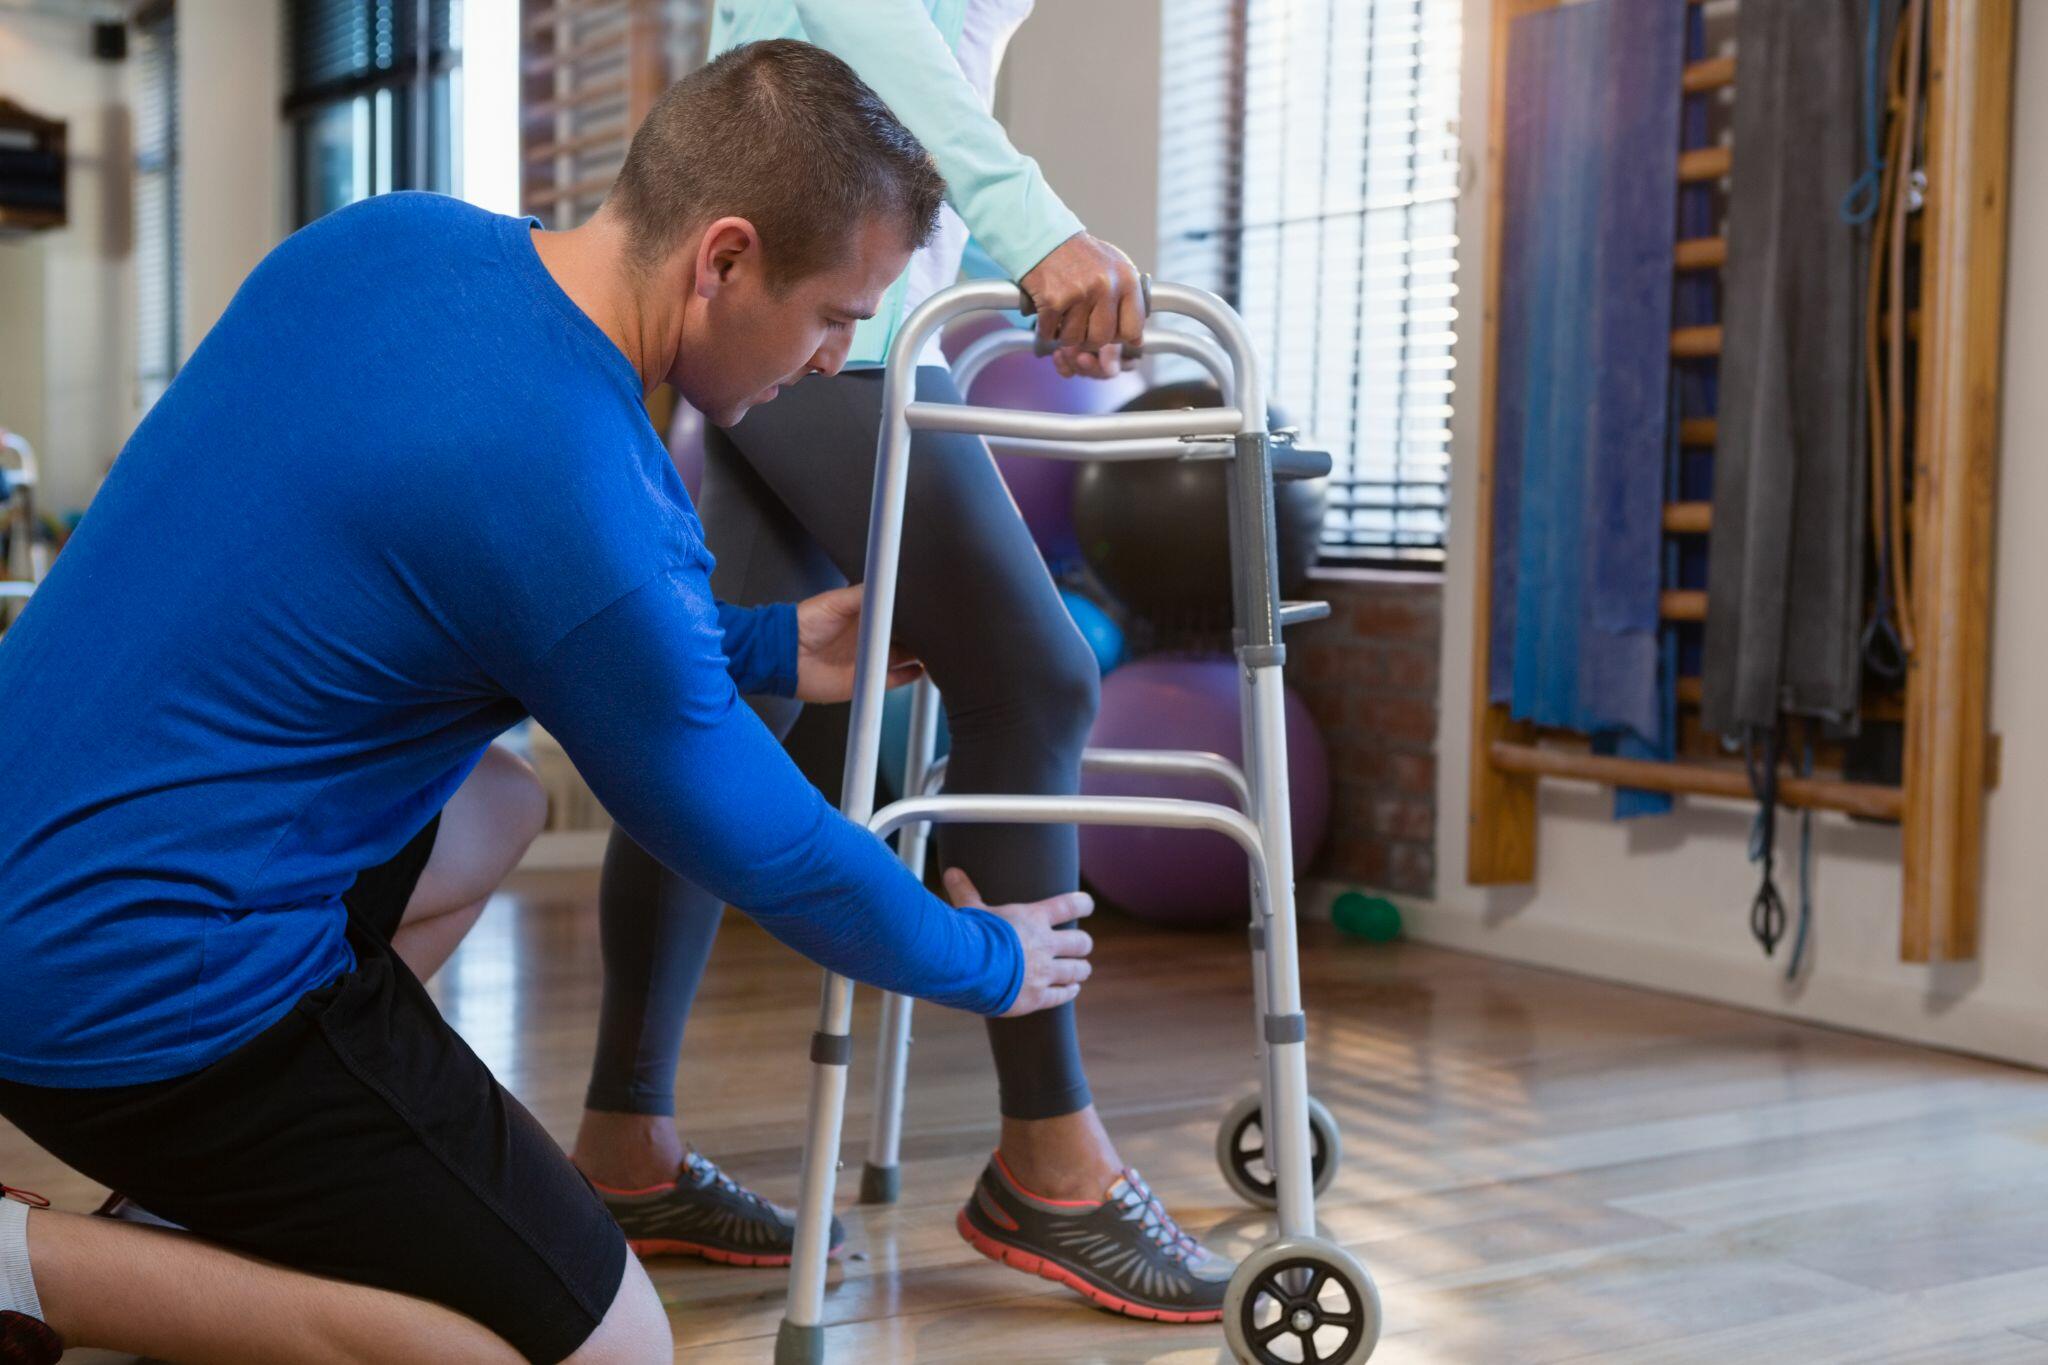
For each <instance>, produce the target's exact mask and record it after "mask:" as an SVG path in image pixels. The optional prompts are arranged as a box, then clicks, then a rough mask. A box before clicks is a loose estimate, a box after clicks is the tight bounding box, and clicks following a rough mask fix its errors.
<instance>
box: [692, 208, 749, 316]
mask: <svg viewBox="0 0 2048 1365" xmlns="http://www.w3.org/2000/svg"><path fill="white" fill-rule="evenodd" d="M760 256H761V234H760V233H758V232H756V231H755V230H754V225H753V224H752V223H750V222H748V221H747V220H746V219H744V218H731V217H728V218H720V219H717V220H715V221H714V222H712V223H711V224H710V225H709V226H707V227H706V228H705V229H704V231H703V232H702V233H701V234H700V235H699V236H698V238H697V262H696V265H697V270H696V279H697V296H698V297H699V298H705V299H708V298H711V297H713V296H714V295H716V294H717V293H718V291H719V290H720V289H723V288H724V287H725V286H726V285H728V284H730V283H732V279H733V275H734V273H735V272H736V271H737V270H739V269H741V268H742V267H743V266H744V265H745V264H748V263H754V262H758V261H759V260H760Z"/></svg>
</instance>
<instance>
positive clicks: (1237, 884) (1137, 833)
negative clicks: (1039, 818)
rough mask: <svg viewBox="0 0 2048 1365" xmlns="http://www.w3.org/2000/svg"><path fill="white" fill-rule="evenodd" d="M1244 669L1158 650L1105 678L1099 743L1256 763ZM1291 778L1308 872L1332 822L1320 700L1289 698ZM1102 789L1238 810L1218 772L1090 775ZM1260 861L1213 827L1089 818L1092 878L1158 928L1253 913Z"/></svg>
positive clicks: (1088, 784)
mask: <svg viewBox="0 0 2048 1365" xmlns="http://www.w3.org/2000/svg"><path fill="white" fill-rule="evenodd" d="M1237 677H1238V666H1237V662H1236V661H1235V660H1234V659H1230V658H1227V657H1220V656H1213V655H1212V656H1208V657H1203V658H1174V657H1166V656H1159V655H1155V656H1154V657H1152V658H1149V659H1140V660H1139V661H1138V662H1136V663H1131V664H1125V665H1124V666H1123V667H1122V668H1120V669H1118V670H1117V671H1116V672H1114V673H1112V674H1110V675H1109V676H1108V677H1106V678H1104V679H1103V680H1102V709H1101V711H1100V712H1099V713H1098V714H1097V716H1096V719H1095V729H1094V731H1093V732H1092V733H1091V734H1090V735H1089V737H1088V747H1090V748H1091V749H1199V750H1207V751H1209V752H1211V753H1219V754H1222V755H1224V756H1225V757H1226V758H1230V759H1233V760H1235V761H1237V762H1239V763H1242V762H1243V761H1244V754H1243V748H1244V746H1243V744H1242V743H1241V741H1240V732H1239V729H1238V691H1237ZM1287 773H1288V787H1289V798H1290V800H1289V806H1290V808H1291V811H1292V814H1293V819H1294V866H1295V871H1296V875H1297V877H1298V876H1299V875H1300V873H1301V871H1302V869H1304V868H1306V867H1307V866H1308V862H1309V859H1310V858H1311V857H1312V856H1314V854H1315V851H1316V847H1317V846H1318V845H1319V844H1321V843H1322V840H1323V833H1324V831H1325V830H1326V829H1327V827H1328V824H1329V818H1330V765H1329V757H1328V755H1327V753H1326V752H1325V751H1324V748H1323V738H1322V735H1321V734H1320V733H1319V732H1318V731H1317V729H1316V724H1315V719H1314V717H1312V716H1310V715H1309V712H1308V707H1307V705H1306V704H1305V703H1303V701H1302V700H1301V698H1300V697H1298V696H1297V695H1295V694H1294V693H1293V692H1292V691H1289V692H1288V693H1287ZM1081 787H1082V790H1083V791H1085V792H1087V793H1088V794H1089V795H1091V796H1169V797H1181V798H1184V799H1189V800H1196V801H1217V802H1221V803H1223V804H1225V805H1234V804H1235V801H1234V798H1233V797H1232V796H1231V795H1230V794H1229V792H1228V791H1227V790H1226V789H1225V788H1224V787H1222V786H1221V785H1220V784H1218V783H1215V782H1212V781H1209V780H1208V779H1206V778H1191V777H1190V778H1184V777H1151V776H1143V775H1138V774H1124V773H1089V774H1087V775H1086V776H1085V777H1084V778H1083V779H1082V783H1081ZM1249 872H1250V868H1249V866H1248V865H1247V863H1246V861H1245V855H1244V851H1243V850H1242V849H1240V848H1239V847H1238V845H1237V843H1236V841H1235V840H1232V839H1230V838H1228V837H1226V836H1224V835H1221V834H1215V833H1211V832H1210V831H1208V830H1182V829H1147V828H1143V827H1140V826H1134V825H1083V826H1082V827H1081V875H1082V877H1083V878H1085V879H1086V880H1087V882H1088V884H1089V885H1090V886H1092V887H1093V888H1094V889H1095V890H1096V892H1097V893H1098V894H1099V895H1100V896H1101V897H1102V898H1103V900H1104V901H1106V902H1108V903H1110V904H1112V905H1115V906H1117V907H1118V908H1119V909H1122V910H1125V911H1128V912H1129V913H1130V914H1133V915H1135V916H1137V917H1138V918H1140V919H1144V920H1150V921H1152V922H1154V923H1157V924H1171V925H1192V926H1211V925H1219V924H1226V923H1242V922H1244V921H1245V920H1246V919H1248V918H1249V915H1250V910H1251V892H1250V887H1249V883H1248V882H1247V881H1246V878H1247V876H1248V875H1249Z"/></svg>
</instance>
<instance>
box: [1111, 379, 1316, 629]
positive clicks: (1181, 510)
mask: <svg viewBox="0 0 2048 1365" xmlns="http://www.w3.org/2000/svg"><path fill="white" fill-rule="evenodd" d="M1222 405H1223V397H1222V394H1221V393H1220V392H1219V391H1218V389H1217V388H1216V386H1215V385H1214V384H1211V383H1207V382H1205V381H1199V380H1198V381H1194V382H1191V383H1184V384H1165V385H1162V386H1160V387H1159V388H1156V389H1151V390H1149V391H1147V392H1145V393H1142V394H1140V395H1138V397H1136V398H1134V399H1132V400H1131V401H1130V402H1129V403H1126V404H1125V405H1124V407H1123V411H1125V412H1161V411H1167V410H1171V409H1174V408H1215V407H1221V406H1222ZM1266 421H1267V425H1268V427H1269V428H1278V427H1283V426H1285V425H1287V419H1286V418H1285V417H1284V416H1283V415H1282V414H1281V412H1280V410H1279V409H1278V408H1277V407H1268V409H1267V413H1266ZM1230 473H1231V465H1230V462H1229V461H1228V460H1139V461H1132V462H1128V463H1116V462H1095V463H1089V464H1085V465H1083V466H1082V467H1081V474H1080V477H1079V478H1078V479H1077V480H1076V481H1075V485H1074V530H1075V533H1076V535H1077V537H1078V538H1079V540H1080V542H1081V553H1082V555H1083V556H1085V557H1086V559H1087V561H1088V564H1089V567H1090V568H1092V569H1093V570H1094V571H1095V576H1096V577H1097V578H1098V579H1100V580H1101V582H1102V585H1103V586H1104V587H1105V588H1107V589H1108V590H1109V591H1110V592H1111V593H1112V594H1114V595H1115V596H1116V598H1117V599H1118V600H1119V601H1120V602H1122V603H1123V605H1124V606H1125V607H1127V608H1128V609H1129V610H1130V611H1131V612H1132V613H1134V614H1135V615H1137V616H1138V617H1140V618H1142V619H1143V620H1145V621H1148V622H1150V623H1151V624H1152V625H1154V626H1156V627H1158V628H1160V629H1161V630H1163V631H1167V632H1174V631H1193V632H1206V631H1217V630H1223V629H1227V628H1228V627H1229V626H1230V625H1231V609H1230V602H1231V598H1230V530H1229V521H1228V506H1227V503H1226V501H1225V498H1226V487H1227V485H1226V483H1225V480H1227V479H1228V478H1229V477H1230ZM1328 496H1329V490H1328V480H1326V479H1302V480H1295V481H1286V482H1280V483H1276V484H1275V486H1274V520H1275V526H1276V528H1277V530H1278V532H1279V540H1280V591H1281V595H1282V596H1285V597H1297V596H1299V595H1300V590H1301V586H1302V584H1303V583H1304V582H1305V581H1306V580H1307V578H1308V571H1309V569H1310V568H1311V567H1313V565H1314V564H1315V561H1316V546H1317V542H1318V541H1319V539H1320V538H1321V535H1322V530H1323V509H1324V506H1325V503H1326V502H1327V500H1328Z"/></svg>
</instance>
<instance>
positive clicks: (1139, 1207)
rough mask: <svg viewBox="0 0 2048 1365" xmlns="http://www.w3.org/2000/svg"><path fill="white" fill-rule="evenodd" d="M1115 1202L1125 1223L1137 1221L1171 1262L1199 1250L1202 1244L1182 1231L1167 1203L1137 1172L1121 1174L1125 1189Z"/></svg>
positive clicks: (1182, 1258) (1145, 1233) (1140, 1227)
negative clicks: (1167, 1207)
mask: <svg viewBox="0 0 2048 1365" xmlns="http://www.w3.org/2000/svg"><path fill="white" fill-rule="evenodd" d="M1117 1203H1118V1204H1119V1205H1120V1206H1121V1207H1122V1209H1123V1212H1122V1214H1120V1215H1119V1216H1120V1217H1121V1218H1123V1220H1124V1221H1125V1222H1136V1223H1137V1224H1138V1227H1139V1230H1140V1231H1141V1232H1142V1233H1143V1234H1144V1236H1145V1237H1146V1238H1147V1239H1149V1240H1150V1241H1151V1242H1152V1243H1153V1244H1154V1245H1156V1246H1158V1247H1159V1249H1160V1254H1162V1255H1163V1256H1165V1257H1166V1258H1167V1259H1168V1260H1170V1261H1185V1260H1187V1259H1188V1258H1189V1257H1190V1256H1192V1255H1194V1254H1195V1252H1197V1251H1198V1250H1200V1249H1201V1243H1200V1242H1197V1241H1196V1240H1195V1239H1194V1237H1193V1236H1192V1235H1190V1234H1188V1233H1186V1232H1183V1231H1182V1230H1181V1226H1180V1224H1178V1223H1176V1222H1174V1221H1173V1215H1172V1214H1170V1213H1168V1212H1167V1211H1166V1205H1164V1204H1162V1203H1161V1202H1160V1201H1159V1196H1158V1195H1156V1194H1154V1193H1152V1190H1151V1187H1150V1186H1148V1185H1146V1183H1145V1182H1144V1180H1142V1179H1141V1178H1140V1177H1139V1175H1138V1173H1137V1172H1136V1171H1127V1172H1125V1174H1124V1192H1123V1194H1122V1195H1121V1196H1120V1197H1119V1198H1118V1200H1117Z"/></svg>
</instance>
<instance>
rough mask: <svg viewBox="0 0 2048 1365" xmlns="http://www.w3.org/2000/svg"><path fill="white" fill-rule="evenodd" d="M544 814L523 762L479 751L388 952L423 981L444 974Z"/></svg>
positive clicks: (445, 811) (536, 783)
mask: <svg viewBox="0 0 2048 1365" xmlns="http://www.w3.org/2000/svg"><path fill="white" fill-rule="evenodd" d="M547 814H548V801H547V794H546V793H545V792H544V791H542V790H541V785H540V779H539V778H537V777H535V776H534V774H533V769H532V768H530V767H528V766H527V764H526V761H525V760H524V759H522V758H520V757H519V756H518V755H517V754H514V753H512V752H511V751H509V750H507V749H502V748H500V747H498V746H497V745H492V746H491V747H490V748H488V749H486V750H484V756H483V760H482V761H481V762H479V763H478V764H477V765H476V769H475V771H473V772H471V773H470V775H469V776H468V778H466V779H465V780H464V781H463V784H462V785H461V786H460V787H458V788H457V789H456V791H455V795H454V796H452V797H450V798H448V804H447V805H446V806H444V807H442V808H441V828H440V829H439V830H438V831H437V832H436V833H435V835H434V851H433V853H432V854H431V855H429V856H428V858H427V865H426V867H425V868H424V869H423V870H422V871H421V872H420V879H419V883H418V885H416V886H414V887H413V892H412V898H411V899H410V900H408V901H407V902H406V904H405V918H404V919H403V920H401V921H400V923H399V926H398V932H397V933H395V934H393V935H392V936H391V950H392V951H393V952H395V953H396V954H398V956H399V958H400V960H402V961H403V962H404V963H405V965H406V966H408V967H410V968H412V974H413V975H414V976H416V977H418V978H419V979H420V980H422V981H425V980H426V979H427V978H429V977H431V976H432V975H433V974H434V973H435V972H437V971H439V970H440V969H441V964H442V963H444V962H446V961H447V960H448V955H449V954H450V953H453V952H454V951H455V945H457V944H458V943H460V942H462V938H463V935H465V934H467V933H468V932H469V930H470V927H471V926H472V925H474V924H475V923H476V921H477V916H479V915H481V914H482V913H483V909H484V903H485V902H486V901H488V900H489V899H490V897H491V893H492V892H494V891H496V890H497V889H498V884H499V883H500V882H502V881H504V880H505V877H506V875H507V874H508V873H510V872H511V871H512V869H513V868H514V867H516V866H518V864H519V859H520V858H521V856H523V855H524V854H525V852H526V849H527V846H528V845H529V844H531V843H532V842H533V840H534V836H536V835H538V834H539V833H540V831H541V826H542V825H544V824H545V823H546V822H547Z"/></svg>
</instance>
